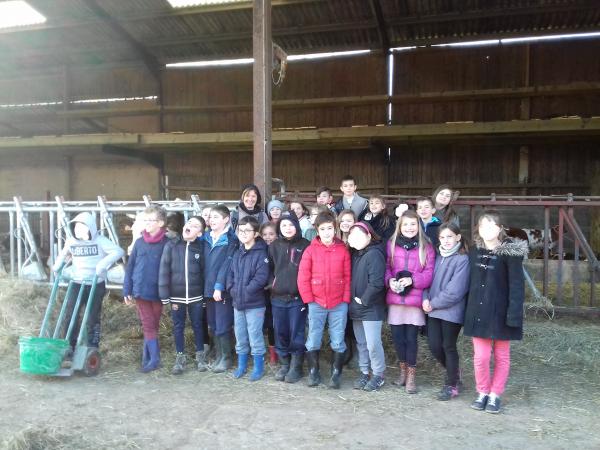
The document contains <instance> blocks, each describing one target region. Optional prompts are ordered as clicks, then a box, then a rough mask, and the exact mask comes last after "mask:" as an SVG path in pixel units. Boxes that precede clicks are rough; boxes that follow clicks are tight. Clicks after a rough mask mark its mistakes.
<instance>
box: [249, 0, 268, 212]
mask: <svg viewBox="0 0 600 450" xmlns="http://www.w3.org/2000/svg"><path fill="white" fill-rule="evenodd" d="M252 51H253V55H254V67H253V76H252V92H253V100H252V103H253V129H254V151H253V163H254V184H255V185H256V186H257V187H258V189H259V190H260V192H262V194H263V199H264V203H265V205H266V203H267V202H268V201H269V200H271V192H272V191H271V181H272V180H271V163H272V142H271V128H272V121H271V120H272V119H271V117H272V116H271V73H272V67H273V43H272V40H271V0H254V7H253V20H252Z"/></svg>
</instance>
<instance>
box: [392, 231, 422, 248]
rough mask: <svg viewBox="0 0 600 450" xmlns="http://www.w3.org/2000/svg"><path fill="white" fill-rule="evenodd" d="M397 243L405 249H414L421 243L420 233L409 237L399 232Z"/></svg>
mask: <svg viewBox="0 0 600 450" xmlns="http://www.w3.org/2000/svg"><path fill="white" fill-rule="evenodd" d="M396 245H398V246H400V247H402V248H403V249H404V250H412V249H413V248H416V247H417V246H418V245H419V235H418V234H417V235H415V236H414V237H412V238H407V237H405V236H404V235H402V234H398V236H397V237H396Z"/></svg>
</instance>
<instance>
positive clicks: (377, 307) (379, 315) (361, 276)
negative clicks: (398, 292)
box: [349, 242, 385, 321]
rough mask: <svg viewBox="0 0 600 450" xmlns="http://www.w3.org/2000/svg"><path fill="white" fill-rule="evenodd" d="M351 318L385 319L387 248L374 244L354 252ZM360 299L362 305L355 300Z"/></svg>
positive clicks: (377, 243)
mask: <svg viewBox="0 0 600 450" xmlns="http://www.w3.org/2000/svg"><path fill="white" fill-rule="evenodd" d="M350 289H351V299H350V310H349V313H350V318H351V319H352V320H373V321H379V320H384V319H385V248H384V247H383V246H382V245H381V244H380V243H379V242H372V243H371V244H369V245H368V246H367V247H366V248H363V249H362V250H354V251H353V252H352V284H351V288H350ZM355 297H358V298H359V299H360V300H361V303H358V302H357V301H356V300H354V298H355Z"/></svg>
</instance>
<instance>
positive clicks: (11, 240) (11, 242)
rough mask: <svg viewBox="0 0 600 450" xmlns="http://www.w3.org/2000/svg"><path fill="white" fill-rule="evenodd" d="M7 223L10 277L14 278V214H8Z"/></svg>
mask: <svg viewBox="0 0 600 450" xmlns="http://www.w3.org/2000/svg"><path fill="white" fill-rule="evenodd" d="M8 222H9V228H10V235H9V237H8V238H9V246H10V276H11V277H14V276H15V213H14V212H13V211H11V212H9V213H8Z"/></svg>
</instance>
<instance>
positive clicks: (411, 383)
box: [406, 366, 417, 394]
mask: <svg viewBox="0 0 600 450" xmlns="http://www.w3.org/2000/svg"><path fill="white" fill-rule="evenodd" d="M416 375H417V368H416V367H410V366H408V368H407V369H406V393H407V394H416V393H417V381H416V380H415V378H416Z"/></svg>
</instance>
